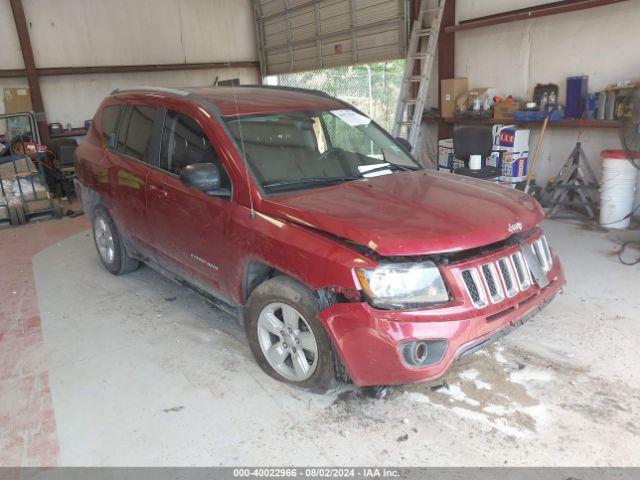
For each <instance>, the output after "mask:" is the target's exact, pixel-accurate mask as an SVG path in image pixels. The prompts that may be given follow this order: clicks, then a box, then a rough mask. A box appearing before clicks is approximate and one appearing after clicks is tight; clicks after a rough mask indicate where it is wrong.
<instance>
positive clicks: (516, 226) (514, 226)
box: [507, 222, 522, 233]
mask: <svg viewBox="0 0 640 480" xmlns="http://www.w3.org/2000/svg"><path fill="white" fill-rule="evenodd" d="M507 230H509V233H516V232H519V231H520V230H522V223H520V222H517V223H510V224H509V226H508V227H507Z"/></svg>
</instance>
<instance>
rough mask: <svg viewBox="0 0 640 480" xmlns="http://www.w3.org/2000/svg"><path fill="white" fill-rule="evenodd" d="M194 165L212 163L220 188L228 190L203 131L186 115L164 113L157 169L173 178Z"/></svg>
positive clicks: (227, 180) (212, 149)
mask: <svg viewBox="0 0 640 480" xmlns="http://www.w3.org/2000/svg"><path fill="white" fill-rule="evenodd" d="M194 163H213V164H215V165H217V166H218V168H219V169H220V176H221V185H220V187H221V188H230V181H229V177H228V176H227V174H226V173H225V171H224V168H223V166H222V164H221V162H220V158H219V157H218V154H217V153H216V150H215V149H214V147H213V145H212V144H211V142H210V141H209V138H208V137H207V135H206V134H205V133H204V130H203V129H202V127H201V126H200V124H198V122H196V121H195V119H193V118H191V117H190V116H188V115H184V114H182V113H178V112H173V111H168V112H167V116H166V118H165V121H164V128H163V130H162V151H161V154H160V168H162V169H163V170H166V171H167V172H170V173H173V174H174V175H178V176H179V175H180V173H181V172H182V170H183V169H184V168H185V167H187V166H189V165H192V164H194Z"/></svg>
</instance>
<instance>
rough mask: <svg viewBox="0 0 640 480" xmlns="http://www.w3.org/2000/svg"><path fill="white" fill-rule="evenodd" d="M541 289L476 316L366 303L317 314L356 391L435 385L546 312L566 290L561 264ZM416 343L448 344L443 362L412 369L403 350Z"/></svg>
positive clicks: (464, 310)
mask: <svg viewBox="0 0 640 480" xmlns="http://www.w3.org/2000/svg"><path fill="white" fill-rule="evenodd" d="M549 279H550V283H549V285H547V286H546V287H545V288H544V289H539V288H538V287H536V286H534V287H531V288H530V289H529V290H527V291H526V292H521V293H520V294H518V295H517V296H515V297H514V298H511V299H509V301H508V302H503V304H502V305H500V306H497V305H494V306H493V308H492V309H490V310H489V309H484V310H479V309H476V308H474V307H471V306H469V305H466V304H464V303H463V302H459V303H456V302H453V303H452V305H450V306H446V307H443V308H433V309H423V310H393V311H388V310H377V309H375V308H373V307H371V306H370V305H369V304H368V303H339V304H335V305H332V306H330V307H329V308H327V309H325V310H323V311H322V312H320V314H319V319H320V321H321V322H322V324H323V325H324V327H325V329H326V330H327V332H328V333H329V335H330V337H331V339H332V341H333V343H334V346H335V348H336V350H337V351H338V353H339V354H340V357H341V359H342V362H343V364H344V366H345V367H346V369H347V371H348V373H349V376H350V377H351V379H352V381H353V383H354V384H356V385H358V386H367V385H397V384H405V383H413V382H424V381H429V380H434V379H436V378H438V377H440V376H442V375H443V374H444V373H445V372H446V371H447V369H448V368H449V367H450V365H451V364H452V363H453V362H454V361H455V360H456V359H458V358H460V357H462V356H465V355H469V354H471V353H473V352H475V351H477V350H479V349H481V348H484V347H486V346H487V345H489V344H490V343H493V342H494V341H495V340H497V339H499V338H501V337H503V336H504V335H507V334H508V333H510V332H511V331H513V330H515V329H516V328H517V327H519V326H521V325H522V324H523V323H524V322H526V321H527V320H529V319H530V318H531V317H532V316H534V315H535V314H536V313H537V312H538V311H539V310H541V309H542V308H544V307H545V306H546V305H547V304H548V303H549V302H550V301H551V300H552V299H553V297H554V296H555V295H556V293H558V291H560V290H561V288H562V286H563V285H564V281H565V280H564V273H563V271H562V266H561V265H560V262H559V260H558V259H557V257H556V258H554V267H553V269H552V270H551V272H549ZM417 340H446V350H445V351H444V353H443V355H442V357H441V359H440V360H439V361H438V362H437V363H435V364H432V365H429V366H425V367H413V366H411V365H409V364H408V363H407V362H406V361H405V359H404V358H403V356H402V353H401V347H402V345H403V344H405V343H406V342H410V341H417Z"/></svg>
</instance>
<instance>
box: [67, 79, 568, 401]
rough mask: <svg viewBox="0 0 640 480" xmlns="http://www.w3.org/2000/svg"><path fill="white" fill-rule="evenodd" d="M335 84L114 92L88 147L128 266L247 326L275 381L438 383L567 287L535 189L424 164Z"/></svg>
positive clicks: (112, 249) (98, 227)
mask: <svg viewBox="0 0 640 480" xmlns="http://www.w3.org/2000/svg"><path fill="white" fill-rule="evenodd" d="M405 145H406V144H405V143H403V141H401V140H394V139H393V138H391V137H390V136H389V135H388V134H387V132H385V131H384V130H383V129H382V128H380V127H379V126H378V125H376V123H375V122H373V121H372V120H371V119H369V118H367V117H366V116H365V115H364V114H362V113H361V112H359V111H357V110H356V109H354V108H353V107H351V106H350V105H348V104H347V103H345V102H342V101H340V100H337V99H335V98H332V97H329V96H327V95H325V94H322V93H320V92H314V91H310V90H301V89H290V88H273V87H217V88H189V89H185V90H172V89H163V88H136V89H129V90H115V91H114V92H112V94H111V95H110V96H109V97H107V98H106V99H105V100H104V101H103V102H102V104H101V106H100V108H99V109H98V112H97V113H96V115H95V118H94V121H93V124H92V127H91V129H90V131H89V133H88V136H87V141H86V142H85V143H83V144H82V145H81V146H80V147H79V148H78V149H77V150H76V176H77V179H76V182H77V184H76V187H77V191H78V192H79V193H80V196H81V198H82V202H83V207H84V210H85V212H86V213H87V214H89V215H90V216H91V219H92V225H93V233H94V238H95V244H96V247H97V250H98V253H99V255H100V259H101V260H102V263H103V264H104V266H105V267H106V268H107V270H109V271H110V272H111V273H113V274H116V275H117V274H122V273H125V272H130V271H132V270H134V269H135V268H137V267H138V265H139V264H140V262H144V263H146V264H148V265H150V266H151V267H153V268H154V269H157V270H158V271H160V272H161V273H163V274H165V275H167V276H168V277H170V278H172V279H174V280H176V281H178V282H180V283H182V284H185V285H188V286H189V287H191V288H193V289H195V290H197V291H198V292H200V293H202V294H203V295H206V296H207V297H208V298H210V299H214V300H215V301H217V303H218V304H219V305H221V306H226V307H228V308H229V309H231V310H232V311H233V312H234V313H236V314H238V316H239V317H240V318H242V319H243V320H244V327H245V329H246V334H247V338H248V341H249V344H250V346H251V350H252V351H253V354H254V355H255V358H256V361H257V362H258V364H259V365H260V367H262V369H263V370H264V371H265V372H266V373H267V374H269V375H271V376H273V377H275V378H277V379H279V380H282V381H286V382H289V383H292V384H295V385H298V386H301V387H304V388H309V389H311V390H314V391H325V390H326V389H327V388H329V387H331V386H332V385H333V384H334V382H335V380H336V379H338V380H341V381H352V382H353V383H355V384H356V385H358V386H378V385H390V384H402V383H408V382H418V381H425V380H431V379H434V378H437V377H439V376H441V375H442V374H443V373H444V372H445V371H446V370H447V368H448V367H449V366H450V365H451V363H452V362H453V361H454V360H456V359H457V358H460V357H461V356H463V355H466V354H469V353H471V352H473V351H475V350H477V349H478V348H481V347H482V346H484V345H486V344H488V343H489V342H491V341H493V340H495V339H496V338H498V337H500V336H502V335H504V334H505V333H508V332H509V331H511V330H512V329H514V328H515V327H517V326H519V325H520V324H522V322H523V321H525V320H526V319H527V318H529V317H530V316H531V315H532V314H533V313H535V312H536V311H537V310H538V309H539V308H541V307H542V306H543V305H545V304H546V303H547V302H549V301H550V300H551V299H552V298H553V297H554V295H555V294H556V293H557V292H558V291H559V290H560V289H561V287H562V285H563V283H564V277H563V271H562V267H561V266H560V262H559V261H558V258H557V257H556V256H555V254H554V253H553V251H552V250H551V249H550V248H549V245H548V244H547V241H546V239H545V237H544V235H543V233H542V230H541V229H540V226H539V224H540V222H541V221H542V219H543V213H542V211H541V209H540V206H539V205H538V204H537V202H536V201H535V200H534V199H532V198H531V197H529V196H528V195H525V194H524V193H521V192H518V191H515V190H510V189H507V188H504V187H502V186H499V185H495V184H491V183H489V182H485V181H480V180H475V179H470V178H466V177H460V176H454V175H451V174H443V173H437V172H432V171H425V170H423V169H422V168H421V167H420V165H419V164H418V163H417V162H416V160H414V158H413V157H412V156H411V155H410V154H409V153H407V149H406V148H405Z"/></svg>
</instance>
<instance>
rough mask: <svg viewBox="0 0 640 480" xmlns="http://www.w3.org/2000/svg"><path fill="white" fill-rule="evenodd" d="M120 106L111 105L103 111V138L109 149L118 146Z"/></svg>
mask: <svg viewBox="0 0 640 480" xmlns="http://www.w3.org/2000/svg"><path fill="white" fill-rule="evenodd" d="M120 107H121V106H120V105H111V106H109V107H105V108H104V109H103V110H102V118H101V120H102V136H103V137H104V141H105V143H106V144H107V147H109V148H115V146H116V128H117V127H118V117H120Z"/></svg>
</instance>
